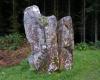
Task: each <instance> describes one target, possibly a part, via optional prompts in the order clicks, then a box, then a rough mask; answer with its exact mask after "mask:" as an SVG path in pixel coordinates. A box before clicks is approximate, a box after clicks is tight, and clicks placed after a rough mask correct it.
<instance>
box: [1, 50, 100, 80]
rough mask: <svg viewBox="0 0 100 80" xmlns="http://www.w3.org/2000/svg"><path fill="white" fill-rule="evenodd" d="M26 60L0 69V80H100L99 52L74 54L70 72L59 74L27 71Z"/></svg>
mask: <svg viewBox="0 0 100 80" xmlns="http://www.w3.org/2000/svg"><path fill="white" fill-rule="evenodd" d="M29 69H30V68H29V65H28V62H27V60H23V61H22V63H21V64H19V65H17V66H14V67H9V68H0V80H100V50H87V51H75V52H74V66H73V68H72V70H69V71H62V72H60V73H57V72H56V73H53V74H47V73H37V72H33V71H30V70H29Z"/></svg>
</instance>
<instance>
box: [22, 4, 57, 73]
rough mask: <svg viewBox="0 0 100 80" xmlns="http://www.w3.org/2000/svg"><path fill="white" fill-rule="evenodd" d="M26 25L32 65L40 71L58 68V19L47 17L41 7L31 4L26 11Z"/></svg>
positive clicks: (50, 70) (51, 70)
mask: <svg viewBox="0 0 100 80" xmlns="http://www.w3.org/2000/svg"><path fill="white" fill-rule="evenodd" d="M24 27H25V33H26V37H27V39H28V42H29V43H30V45H31V47H32V54H31V55H30V56H29V58H28V60H29V63H30V65H31V67H34V68H35V69H36V70H39V71H48V72H53V71H55V70H57V69H58V51H57V48H58V45H57V36H56V28H57V20H56V17H55V16H49V17H45V16H43V15H41V14H40V11H39V8H38V7H37V6H35V5H33V6H30V7H28V8H26V9H25V11H24Z"/></svg>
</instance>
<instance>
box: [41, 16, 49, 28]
mask: <svg viewBox="0 0 100 80" xmlns="http://www.w3.org/2000/svg"><path fill="white" fill-rule="evenodd" d="M39 24H40V25H41V26H43V27H47V25H48V18H47V17H45V16H41V17H39Z"/></svg>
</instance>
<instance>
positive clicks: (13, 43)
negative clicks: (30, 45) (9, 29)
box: [0, 33, 24, 50]
mask: <svg viewBox="0 0 100 80" xmlns="http://www.w3.org/2000/svg"><path fill="white" fill-rule="evenodd" d="M23 41H24V38H23V36H22V35H20V34H19V33H13V34H9V35H6V36H4V37H0V49H8V50H16V49H17V48H18V47H19V46H21V44H22V43H23Z"/></svg>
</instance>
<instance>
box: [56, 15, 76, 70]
mask: <svg viewBox="0 0 100 80" xmlns="http://www.w3.org/2000/svg"><path fill="white" fill-rule="evenodd" d="M57 33H58V52H59V61H60V63H59V65H60V69H64V68H65V69H71V66H72V61H73V49H74V35H73V27H72V19H71V17H70V16H66V17H63V18H62V19H61V20H60V21H59V22H58V32H57Z"/></svg>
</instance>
